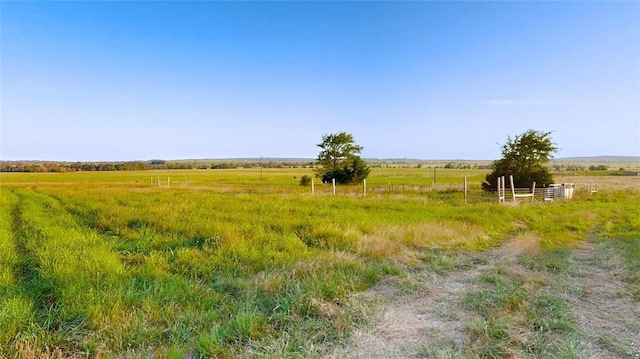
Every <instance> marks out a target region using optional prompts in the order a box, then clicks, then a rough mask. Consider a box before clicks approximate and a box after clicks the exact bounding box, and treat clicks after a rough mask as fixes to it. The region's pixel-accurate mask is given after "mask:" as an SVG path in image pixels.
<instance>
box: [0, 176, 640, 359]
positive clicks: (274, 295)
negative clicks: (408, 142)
mask: <svg viewBox="0 0 640 359" xmlns="http://www.w3.org/2000/svg"><path fill="white" fill-rule="evenodd" d="M190 173H191V172H190ZM48 175H50V174H43V176H44V177H43V178H45V179H44V180H43V179H42V178H40V177H39V179H40V180H35V179H34V182H28V179H29V178H30V177H29V178H27V179H25V178H26V177H21V178H18V177H14V178H12V179H11V180H10V181H6V180H5V179H6V178H5V177H4V176H3V181H4V183H3V186H2V187H0V189H1V191H0V198H1V201H2V206H1V209H0V234H1V235H0V246H1V248H2V251H0V274H1V276H0V279H1V280H2V282H1V283H0V284H1V289H0V303H2V304H4V305H2V306H0V308H3V309H2V311H0V315H1V317H0V318H1V319H2V320H1V321H0V322H1V323H2V329H3V330H2V333H1V334H0V347H1V349H2V350H0V352H4V353H8V354H7V355H8V356H9V357H13V356H17V357H20V356H26V355H47V354H52V352H51V351H52V350H57V351H59V352H60V353H62V354H64V355H84V356H86V355H89V356H98V355H103V354H104V355H107V356H129V357H136V356H141V357H145V356H149V355H158V356H161V357H162V356H166V357H182V356H183V355H195V356H201V357H209V356H218V357H235V356H253V355H255V356H268V357H269V356H270V357H309V356H317V355H320V354H322V353H323V352H324V350H326V347H327V345H335V344H337V343H340V342H341V341H342V340H344V338H346V337H347V336H348V335H349V333H350V330H351V329H352V328H353V326H354V325H356V324H357V323H358V322H360V321H361V320H363V318H364V317H365V315H366V312H367V309H366V307H367V303H366V302H362V300H358V298H357V296H354V294H355V293H358V292H360V291H362V290H365V289H366V288H369V287H371V286H373V285H374V284H375V283H377V282H378V281H379V280H380V279H381V278H383V277H384V276H386V275H390V274H392V275H397V276H400V277H403V276H406V275H407V273H409V272H410V271H411V270H412V268H422V267H427V268H439V267H441V264H442V263H440V262H441V260H442V258H441V256H440V257H439V256H437V255H434V253H437V251H436V252H434V250H440V249H465V250H473V251H478V250H480V251H482V250H485V249H488V248H492V247H495V246H498V245H500V243H501V242H503V241H505V240H506V239H508V238H511V237H513V236H517V235H518V234H519V233H521V232H523V231H527V232H532V233H535V234H536V235H538V236H540V237H541V238H542V246H543V249H544V250H545V251H555V250H558V249H562V248H567V247H569V248H570V247H571V246H575V245H578V244H579V243H580V242H581V241H582V240H583V238H584V237H585V235H587V234H590V233H601V234H602V237H603V238H618V239H619V241H620V243H621V245H625V246H629V248H630V250H628V251H627V252H628V253H629V255H628V258H629V260H628V268H629V273H630V275H629V283H630V285H637V283H638V279H637V278H636V277H633V274H632V273H634V271H637V267H635V266H636V265H637V263H638V261H637V256H638V253H639V251H638V250H637V247H638V241H637V239H638V235H637V234H638V232H639V231H640V229H639V228H638V222H637V218H638V216H634V215H635V214H636V213H637V211H638V210H637V208H635V206H636V203H637V201H638V200H639V198H638V197H639V196H638V193H637V192H620V193H611V194H601V195H599V196H596V197H594V196H592V197H590V198H586V197H585V198H579V199H578V200H576V201H573V202H565V203H555V204H553V205H543V204H533V205H530V204H523V205H521V206H518V207H508V206H502V205H498V204H495V203H484V204H482V203H481V204H473V205H467V206H465V205H463V204H462V201H461V198H460V196H459V194H455V193H453V194H452V193H450V192H443V193H438V192H429V193H422V194H420V193H415V194H406V195H401V196H375V195H373V196H369V197H361V196H359V197H356V196H335V197H334V196H316V197H313V196H311V195H309V194H308V193H297V192H293V193H258V194H248V193H235V192H233V191H231V192H220V191H218V190H216V189H210V188H201V187H197V186H193V187H191V188H190V187H188V186H185V187H177V185H176V187H177V188H176V187H174V188H172V189H170V190H167V189H158V188H152V187H151V186H150V185H147V184H146V183H145V184H142V183H141V182H140V181H138V183H136V182H135V181H136V180H133V177H127V176H134V175H136V174H124V175H123V174H121V173H117V174H114V175H113V177H110V176H111V174H108V175H107V177H104V178H103V177H100V176H101V175H103V174H102V173H100V174H88V175H87V176H85V177H82V176H78V177H73V176H74V175H77V174H61V176H69V177H64V180H60V178H61V177H55V180H52V179H51V178H49V177H47V176H48ZM78 175H79V174H78ZM163 175H166V172H164V173H163ZM253 175H255V173H252V176H253ZM25 176H31V175H25ZM120 176H125V177H120ZM226 176H228V177H224V178H219V179H216V181H223V180H225V181H227V180H228V181H229V182H231V179H232V178H233V177H232V173H227V174H226ZM236 176H239V178H240V179H239V182H243V181H254V179H247V178H245V177H242V176H240V175H238V174H236ZM274 177H275V175H274ZM284 177H285V175H282V178H283V179H284ZM286 177H287V181H288V180H289V179H290V178H292V173H286ZM52 178H53V177H52ZM76 178H82V179H83V180H78V181H76ZM243 178H244V179H243ZM381 178H385V177H381ZM451 178H454V177H451ZM207 180H210V178H209V179H206V178H205V179H202V181H207ZM194 181H196V180H195V179H194ZM7 183H9V184H7ZM28 183H29V184H28ZM231 185H235V184H233V183H232V184H231ZM305 192H306V191H305ZM626 214H628V215H626ZM525 228H526V229H525ZM634 248H635V250H634ZM561 262H562V261H561V258H560V259H559V260H558V261H557V264H555V265H561ZM549 265H554V264H549ZM496 280H497V282H496V283H500V286H501V287H505V288H507V287H509V286H511V285H512V284H511V282H509V281H508V278H506V279H496ZM634 283H635V284H634ZM536 298H537V297H536ZM538 299H539V301H540V303H544V301H546V300H548V299H549V298H544V297H540V298H538ZM538 299H536V300H538ZM534 316H535V313H534Z"/></svg>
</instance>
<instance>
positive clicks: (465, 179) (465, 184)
mask: <svg viewBox="0 0 640 359" xmlns="http://www.w3.org/2000/svg"><path fill="white" fill-rule="evenodd" d="M464 204H467V176H464Z"/></svg>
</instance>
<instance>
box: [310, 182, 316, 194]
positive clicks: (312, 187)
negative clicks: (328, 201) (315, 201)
mask: <svg viewBox="0 0 640 359" xmlns="http://www.w3.org/2000/svg"><path fill="white" fill-rule="evenodd" d="M311 194H316V187H315V184H314V183H313V178H312V179H311Z"/></svg>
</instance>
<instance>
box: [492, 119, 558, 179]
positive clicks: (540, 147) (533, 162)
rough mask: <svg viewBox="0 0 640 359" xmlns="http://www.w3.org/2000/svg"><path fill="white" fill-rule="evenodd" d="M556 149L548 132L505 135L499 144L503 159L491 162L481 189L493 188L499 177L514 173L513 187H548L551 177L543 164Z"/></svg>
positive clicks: (529, 131)
mask: <svg viewBox="0 0 640 359" xmlns="http://www.w3.org/2000/svg"><path fill="white" fill-rule="evenodd" d="M557 150H558V148H557V147H556V145H555V143H553V142H552V141H551V132H542V131H534V130H528V131H526V132H525V133H523V134H521V135H518V136H516V137H515V138H511V137H508V138H507V143H506V144H505V145H504V146H502V158H501V159H499V160H497V161H494V162H493V163H492V164H491V169H492V170H493V171H492V172H491V173H489V174H488V175H487V176H486V177H485V182H483V183H482V188H483V189H484V190H495V189H496V188H497V182H498V177H501V176H505V177H508V176H509V175H512V176H513V183H514V186H515V187H530V186H531V185H532V184H533V182H535V183H536V186H548V185H549V184H551V183H553V176H552V175H551V173H550V172H549V169H548V168H547V166H546V164H547V162H549V159H550V158H552V157H553V156H552V154H553V153H554V152H556V151H557Z"/></svg>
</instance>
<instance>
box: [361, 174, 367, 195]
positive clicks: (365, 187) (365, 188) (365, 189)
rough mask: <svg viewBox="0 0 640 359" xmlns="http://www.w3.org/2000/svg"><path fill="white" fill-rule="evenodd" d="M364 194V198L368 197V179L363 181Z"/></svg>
mask: <svg viewBox="0 0 640 359" xmlns="http://www.w3.org/2000/svg"><path fill="white" fill-rule="evenodd" d="M362 194H363V195H364V196H366V195H367V179H366V178H365V179H363V180H362Z"/></svg>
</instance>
